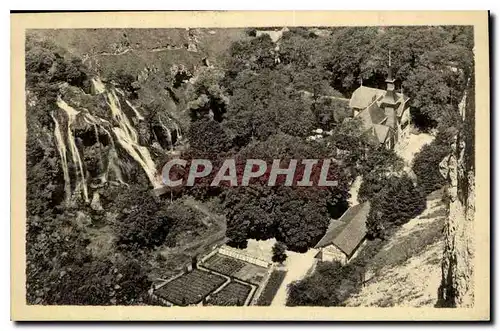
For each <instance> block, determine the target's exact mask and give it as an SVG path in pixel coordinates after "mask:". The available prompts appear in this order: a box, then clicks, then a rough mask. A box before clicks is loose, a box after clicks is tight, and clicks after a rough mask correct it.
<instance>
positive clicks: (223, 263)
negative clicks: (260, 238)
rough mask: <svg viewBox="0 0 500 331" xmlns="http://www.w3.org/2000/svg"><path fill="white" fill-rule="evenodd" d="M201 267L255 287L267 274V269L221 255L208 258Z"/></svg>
mask: <svg viewBox="0 0 500 331" xmlns="http://www.w3.org/2000/svg"><path fill="white" fill-rule="evenodd" d="M203 266H204V267H205V268H207V269H210V270H213V271H216V272H219V273H221V274H224V275H228V276H231V277H234V278H237V279H240V280H243V281H246V282H249V283H252V284H255V285H259V284H260V282H261V281H262V280H263V279H264V277H265V275H266V273H267V269H266V268H264V267H261V266H258V265H255V264H252V263H249V262H245V261H242V260H238V259H235V258H232V257H229V256H225V255H222V254H215V255H214V256H212V257H210V258H209V259H208V260H207V261H206V262H205V263H203Z"/></svg>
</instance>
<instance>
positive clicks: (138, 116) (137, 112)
mask: <svg viewBox="0 0 500 331" xmlns="http://www.w3.org/2000/svg"><path fill="white" fill-rule="evenodd" d="M125 102H126V103H127V105H128V106H129V107H130V108H132V110H133V111H134V113H135V116H136V117H137V118H138V119H139V120H140V121H142V120H144V117H142V115H141V113H139V111H138V110H137V108H135V107H134V106H133V105H132V103H131V102H130V101H128V100H126V101H125Z"/></svg>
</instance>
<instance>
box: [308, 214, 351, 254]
mask: <svg viewBox="0 0 500 331" xmlns="http://www.w3.org/2000/svg"><path fill="white" fill-rule="evenodd" d="M345 226H346V223H344V222H341V221H340V220H333V219H332V220H331V221H330V225H329V226H328V229H327V230H326V232H325V235H324V236H323V238H321V240H320V241H319V242H318V243H317V244H316V246H315V248H319V247H323V246H328V245H330V244H331V243H332V241H333V239H335V237H336V236H338V234H339V233H340V232H341V231H342V230H343V229H344V227H345Z"/></svg>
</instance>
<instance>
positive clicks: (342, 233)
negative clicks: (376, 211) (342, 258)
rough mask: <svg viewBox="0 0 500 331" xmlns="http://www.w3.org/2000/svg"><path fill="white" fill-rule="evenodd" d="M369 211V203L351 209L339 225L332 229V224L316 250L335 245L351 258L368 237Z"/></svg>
mask: <svg viewBox="0 0 500 331" xmlns="http://www.w3.org/2000/svg"><path fill="white" fill-rule="evenodd" d="M369 211H370V203H369V202H365V203H362V204H359V205H356V206H353V207H351V208H349V209H348V210H347V211H346V212H345V213H344V215H342V217H341V218H340V219H339V220H337V221H336V222H337V223H339V225H337V226H335V227H332V224H330V226H329V227H328V230H327V231H326V233H325V235H324V236H323V238H321V240H320V241H319V242H318V243H317V244H316V246H315V248H320V247H325V246H328V245H335V246H336V247H338V248H339V249H340V250H341V251H342V252H344V253H345V254H346V255H347V256H351V255H352V253H353V252H354V250H355V249H356V247H358V245H359V244H360V243H361V241H362V240H363V239H364V238H365V236H366V219H367V218H368V213H369ZM341 224H344V225H341Z"/></svg>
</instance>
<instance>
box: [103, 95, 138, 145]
mask: <svg viewBox="0 0 500 331" xmlns="http://www.w3.org/2000/svg"><path fill="white" fill-rule="evenodd" d="M106 95H107V101H106V102H107V104H108V106H109V108H110V109H111V114H112V115H113V119H114V120H115V121H116V122H117V123H118V125H119V126H120V129H121V130H122V131H123V132H124V133H125V134H126V135H127V136H130V138H131V140H132V141H137V132H136V131H135V129H134V127H133V126H132V125H131V124H130V121H129V120H128V117H127V115H125V113H123V111H122V109H121V106H120V100H118V97H117V96H116V93H115V92H114V91H111V92H108V93H107V94H106Z"/></svg>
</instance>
